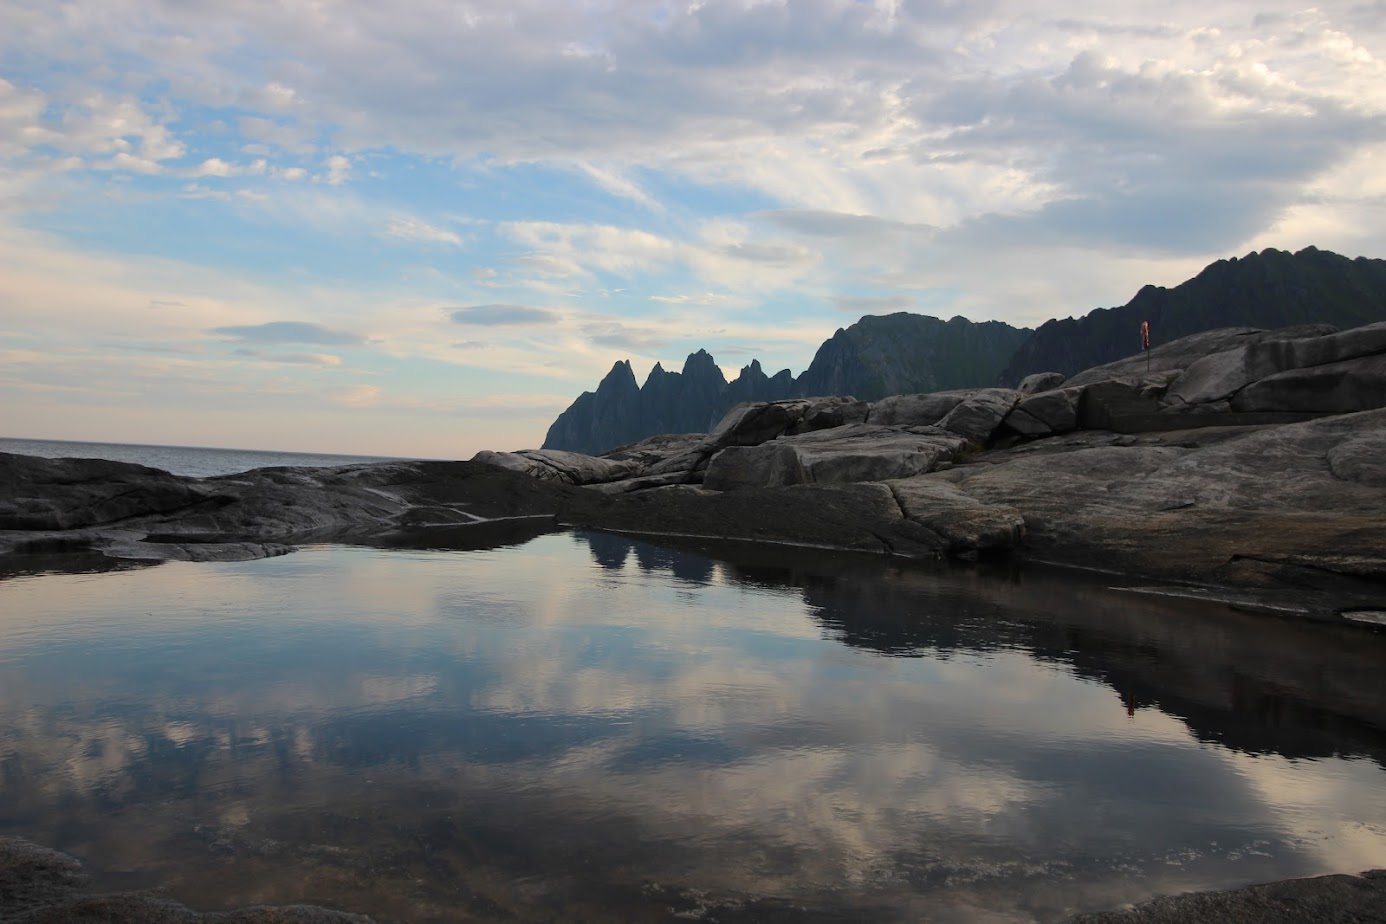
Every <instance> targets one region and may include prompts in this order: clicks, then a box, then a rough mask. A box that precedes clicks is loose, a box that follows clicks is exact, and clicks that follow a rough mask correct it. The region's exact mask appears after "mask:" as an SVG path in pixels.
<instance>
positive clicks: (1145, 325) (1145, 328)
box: [1141, 321, 1150, 375]
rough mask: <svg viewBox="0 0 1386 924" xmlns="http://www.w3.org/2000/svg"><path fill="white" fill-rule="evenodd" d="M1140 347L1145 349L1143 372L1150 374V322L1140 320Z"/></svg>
mask: <svg viewBox="0 0 1386 924" xmlns="http://www.w3.org/2000/svg"><path fill="white" fill-rule="evenodd" d="M1141 349H1143V350H1145V372H1146V374H1147V375H1149V374H1150V322H1149V321H1142V322H1141Z"/></svg>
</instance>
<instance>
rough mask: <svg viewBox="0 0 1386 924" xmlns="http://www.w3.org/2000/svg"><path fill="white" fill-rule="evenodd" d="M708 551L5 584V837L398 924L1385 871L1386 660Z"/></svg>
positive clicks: (989, 904)
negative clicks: (461, 915) (1381, 670)
mask: <svg viewBox="0 0 1386 924" xmlns="http://www.w3.org/2000/svg"><path fill="white" fill-rule="evenodd" d="M706 551H709V550H702V551H700V550H699V549H697V548H681V549H671V548H666V547H657V546H654V545H651V544H649V543H644V542H637V541H632V540H629V539H625V538H622V537H616V536H610V535H604V534H595V533H592V534H579V535H576V536H573V535H550V536H543V537H540V538H538V539H535V540H533V541H530V542H529V543H528V544H526V545H524V546H522V547H518V548H503V549H497V550H492V551H480V552H465V553H462V552H441V551H430V550H426V549H412V550H398V551H388V552H385V551H376V550H363V549H349V548H341V547H325V548H318V549H311V550H307V551H304V552H301V553H299V554H296V555H292V556H287V557H284V558H279V559H271V560H267V561H261V562H248V563H240V564H217V565H191V564H183V563H173V564H168V565H163V566H160V567H159V568H156V569H150V570H148V571H144V572H139V573H113V574H95V575H81V576H64V577H55V576H40V577H23V578H18V579H15V580H11V581H7V582H0V613H3V614H6V615H4V616H3V617H0V831H4V832H7V833H8V832H14V833H24V834H26V835H27V836H29V837H32V838H35V839H38V840H41V841H43V842H45V843H49V844H52V845H53V846H57V847H60V848H62V849H67V850H71V851H73V852H75V853H77V854H79V855H80V856H82V857H83V858H84V859H86V860H87V861H88V862H89V863H90V864H91V865H92V867H93V868H94V870H95V871H96V872H98V873H99V875H100V876H101V877H102V879H101V881H102V882H103V883H107V884H118V885H119V886H120V887H130V886H131V885H155V884H159V885H167V886H169V887H170V888H172V890H173V892H174V894H175V895H177V896H179V897H182V898H184V899H185V900H188V901H190V902H192V903H193V904H195V905H200V906H203V907H212V906H220V907H229V906H235V905H244V904H247V903H249V902H252V901H255V902H258V901H274V902H283V901H314V902H319V903H325V904H329V905H336V906H339V907H347V908H353V909H357V910H361V911H365V912H368V913H372V914H376V915H378V916H379V917H380V918H381V919H383V920H391V921H429V920H452V919H455V918H456V917H457V916H458V909H461V910H462V911H463V912H465V913H466V914H469V915H471V916H475V917H479V918H482V919H496V918H502V917H506V916H508V915H514V916H517V917H519V918H520V919H524V920H545V919H553V920H565V919H573V918H574V917H579V916H582V915H584V914H586V915H589V916H593V917H616V918H619V919H623V920H663V919H667V918H668V917H669V915H670V913H671V909H673V910H674V911H681V912H687V913H689V914H692V913H695V912H699V909H701V912H700V913H703V914H704V915H705V916H710V917H713V918H716V919H718V920H738V919H743V920H759V919H765V918H767V917H772V916H774V915H775V914H785V915H789V916H792V917H793V918H794V919H814V918H822V919H843V920H853V919H855V920H860V919H863V918H870V919H875V920H914V919H919V918H921V917H927V918H928V919H930V920H949V919H955V920H977V919H988V918H989V919H995V920H1033V919H1039V920H1056V919H1060V918H1062V917H1064V916H1066V915H1067V914H1069V913H1071V912H1073V911H1076V910H1080V909H1089V908H1102V907H1112V906H1114V905H1116V904H1119V903H1121V902H1124V901H1130V900H1135V899H1139V898H1141V897H1144V896H1146V895H1149V894H1151V893H1152V892H1155V891H1166V890H1170V889H1180V888H1189V887H1210V886H1226V885H1234V884H1238V883H1241V882H1249V881H1254V880H1264V879H1269V878H1279V877H1284V876H1291V875H1307V874H1312V873H1318V872H1327V871H1356V870H1359V869H1365V868H1368V867H1371V866H1381V865H1383V864H1386V799H1384V797H1383V792H1386V787H1383V786H1382V783H1383V782H1386V779H1383V777H1384V776H1386V774H1383V771H1382V769H1381V762H1382V758H1383V754H1386V748H1384V747H1383V740H1386V732H1384V731H1383V729H1382V726H1381V717H1382V716H1383V715H1386V709H1383V708H1382V707H1383V706H1384V705H1386V690H1384V689H1383V681H1382V680H1381V679H1380V678H1379V677H1378V676H1377V674H1378V671H1377V670H1375V669H1374V668H1375V666H1376V665H1379V664H1380V663H1381V657H1382V655H1383V653H1386V648H1383V645H1382V640H1381V639H1380V638H1379V637H1377V636H1372V635H1370V634H1366V633H1362V632H1353V633H1350V634H1349V633H1342V632H1336V631H1332V630H1329V629H1325V628H1324V627H1306V626H1301V625H1297V624H1293V623H1280V622H1275V621H1267V620H1265V619H1264V618H1258V617H1251V616H1246V615H1241V614H1236V613H1231V612H1229V611H1226V610H1224V609H1221V608H1215V607H1207V606H1191V605H1190V604H1188V603H1187V602H1173V601H1162V600H1157V599H1150V598H1141V597H1135V596H1131V595H1123V594H1113V593H1111V592H1109V591H1107V590H1105V589H1104V588H1102V587H1101V586H1099V585H1094V584H1084V583H1081V582H1076V581H1073V580H1060V579H1057V578H1054V577H1052V576H1045V575H1036V574H1013V573H1009V572H1002V573H986V572H980V571H976V570H971V569H968V570H956V569H949V568H942V567H939V568H921V567H918V566H893V565H890V564H887V563H881V562H879V561H876V560H869V559H857V558H853V557H844V556H810V555H806V554H804V553H801V552H793V553H770V552H765V551H764V550H759V551H757V550H746V549H741V550H737V551H736V552H735V553H734V554H733V553H729V552H728V551H727V550H725V549H721V550H712V551H715V552H716V555H715V556H710V555H708V554H705V552H706ZM1306 758H1316V759H1315V760H1309V759H1306ZM800 909H807V910H800ZM791 912H792V914H791Z"/></svg>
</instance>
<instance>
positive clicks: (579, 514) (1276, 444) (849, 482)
mask: <svg viewBox="0 0 1386 924" xmlns="http://www.w3.org/2000/svg"><path fill="white" fill-rule="evenodd" d="M563 526H573V527H584V528H596V529H603V530H608V531H613V532H625V533H631V534H644V535H655V536H660V535H663V536H683V537H699V538H706V539H718V540H727V539H729V540H742V541H750V542H755V543H762V544H785V545H792V546H811V547H820V548H829V549H836V550H843V551H851V552H858V553H868V554H878V555H891V556H895V557H899V558H915V559H937V558H942V557H960V558H979V557H993V556H1009V557H1013V558H1016V559H1018V560H1020V561H1028V562H1043V563H1048V564H1056V565H1063V566H1068V567H1078V568H1086V569H1095V570H1102V571H1106V572H1110V573H1112V574H1115V575H1121V576H1122V577H1123V579H1124V581H1125V582H1126V583H1132V582H1135V583H1142V582H1144V583H1147V584H1149V582H1154V586H1144V587H1133V588H1132V589H1133V590H1139V591H1142V592H1153V593H1171V594H1176V595H1178V594H1184V595H1191V596H1196V597H1202V598H1205V599H1206V598H1212V599H1222V600H1226V601H1228V602H1231V603H1234V604H1235V605H1238V606H1242V607H1246V608H1249V609H1257V610H1264V611H1265V612H1267V613H1274V614H1279V615H1289V616H1296V617H1302V618H1309V619H1317V620H1326V621H1335V622H1345V623H1354V624H1359V625H1361V626H1363V627H1365V628H1368V629H1371V628H1374V627H1377V626H1381V625H1386V324H1377V325H1372V326H1369V327H1364V328H1358V329H1356V330H1351V331H1345V332H1337V331H1334V330H1332V329H1331V328H1322V327H1314V328H1292V329H1287V330H1281V331H1257V330H1252V329H1231V330H1221V331H1210V332H1206V333H1203V334H1198V335H1195V336H1193V337H1188V338H1184V339H1183V340H1180V341H1176V342H1174V343H1171V344H1168V345H1166V346H1164V347H1162V348H1159V349H1156V350H1154V351H1152V352H1151V353H1150V355H1149V356H1148V357H1147V356H1145V355H1140V356H1135V357H1131V358H1130V359H1127V360H1124V361H1122V362H1119V363H1114V364H1112V365H1109V366H1104V367H1100V368H1097V369H1092V370H1088V371H1087V372H1084V373H1081V374H1079V375H1077V376H1072V377H1068V378H1065V377H1064V376H1061V375H1057V374H1041V375H1037V376H1031V377H1030V378H1029V379H1027V380H1026V381H1025V382H1024V383H1022V385H1021V387H1020V388H1018V389H1000V388H988V389H973V390H965V391H952V392H943V393H935V394H929V395H901V396H895V397H891V398H886V399H883V400H881V401H877V402H874V403H868V402H864V401H857V400H855V399H853V398H847V397H832V398H820V399H794V400H788V401H779V402H768V403H756V404H745V405H740V406H738V407H737V408H735V409H733V410H732V411H731V412H730V413H729V414H728V415H727V416H726V418H724V419H723V420H722V422H721V423H720V424H719V425H718V426H717V427H716V428H715V429H714V430H713V431H712V432H711V433H707V434H685V435H670V436H661V437H654V438H651V439H648V440H645V441H642V442H640V443H637V444H634V445H632V446H627V447H622V448H620V449H618V450H614V451H612V452H609V453H606V454H605V455H603V456H598V457H593V456H586V455H582V454H578V453H568V452H558V451H550V450H530V451H523V452H518V453H495V452H482V453H479V454H478V455H477V457H476V458H474V459H473V460H471V461H468V462H387V463H375V464H365V465H350V466H343V467H339V468H331V469H299V468H278V469H276V468H270V469H258V470H255V471H251V472H245V473H241V474H236V475H228V476H222V477H216V478H206V479H197V478H188V477H182V476H177V475H172V474H169V473H167V472H162V471H159V470H156V469H151V468H146V467H143V466H139V465H131V464H126V463H117V462H107V461H101V460H90V459H89V460H73V459H60V460H48V459H38V458H34V457H29V456H19V455H8V454H0V575H3V574H5V573H23V572H25V571H33V570H44V569H45V568H46V567H48V563H50V562H52V561H61V560H62V559H64V558H69V557H71V556H73V555H86V556H93V555H100V556H105V558H106V559H109V560H113V561H157V560H169V559H181V560H241V559H249V558H256V557H263V556H269V555H277V554H284V553H287V552H291V551H292V550H293V549H294V548H295V547H296V546H298V545H301V544H305V543H311V542H328V541H331V542H354V543H364V544H372V545H381V546H419V547H440V548H443V547H446V548H467V547H478V548H479V547H489V546H493V545H496V544H500V543H507V542H517V541H522V540H523V539H525V538H528V537H530V536H533V535H536V534H538V533H542V532H545V531H549V530H552V529H556V528H560V527H563ZM0 860H3V863H0V909H3V911H0V920H16V921H18V920H23V921H26V922H39V921H49V920H53V921H56V920H88V919H90V920H112V921H126V920H129V921H134V920H141V921H146V920H161V921H163V920H167V921H190V922H191V921H228V922H229V921H246V922H250V921H264V922H271V921H335V920H343V921H347V920H356V921H364V920H366V919H364V918H361V917H359V916H351V915H342V914H339V913H336V912H329V911H324V910H322V909H316V908H286V909H248V910H245V911H241V912H230V913H224V914H204V915H199V914H197V913H195V912H192V911H190V910H188V909H186V908H183V907H182V906H179V905H176V904H173V903H171V902H168V901H166V900H165V899H162V898H159V897H158V896H153V897H151V896H148V895H115V896H90V895H86V894H85V893H83V892H82V891H81V889H80V885H81V882H82V876H81V874H80V870H79V869H78V868H77V866H76V864H75V861H73V860H72V859H71V858H69V857H65V856H64V855H62V854H57V853H55V852H53V851H48V850H45V849H44V848H40V847H36V846H34V845H30V844H27V843H26V842H21V841H13V840H11V841H8V842H3V843H0ZM1384 884H1386V877H1383V874H1381V873H1379V872H1376V873H1367V874H1364V876H1363V877H1362V878H1359V877H1354V876H1328V877H1317V878H1314V879H1304V880H1292V881H1289V882H1285V883H1277V884H1272V885H1268V886H1254V887H1250V888H1247V889H1242V890H1237V891H1234V892H1226V893H1199V894H1194V895H1187V896H1179V897H1174V898H1161V899H1156V900H1155V901H1153V902H1150V903H1147V904H1145V905H1141V906H1138V907H1136V908H1134V909H1130V910H1127V911H1121V912H1113V913H1110V914H1104V915H1095V916H1086V917H1083V918H1081V919H1080V920H1083V921H1093V922H1096V921H1111V922H1122V921H1175V920H1188V919H1192V918H1206V917H1208V916H1209V915H1213V916H1216V917H1218V919H1221V920H1286V921H1288V920H1300V919H1303V918H1304V917H1305V915H1306V914H1309V916H1312V917H1315V918H1316V919H1322V920H1340V921H1379V920H1383V919H1384V918H1383V916H1382V912H1381V911H1380V908H1381V907H1383V906H1386V902H1382V901H1381V893H1382V889H1383V888H1386V885H1384ZM1310 912H1312V914H1310ZM82 915H86V917H83V916H82Z"/></svg>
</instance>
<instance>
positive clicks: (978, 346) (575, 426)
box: [543, 313, 1030, 454]
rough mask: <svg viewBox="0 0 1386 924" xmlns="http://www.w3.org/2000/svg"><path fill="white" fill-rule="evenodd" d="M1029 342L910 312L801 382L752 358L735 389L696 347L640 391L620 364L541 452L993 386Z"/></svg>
mask: <svg viewBox="0 0 1386 924" xmlns="http://www.w3.org/2000/svg"><path fill="white" fill-rule="evenodd" d="M1029 335H1030V331H1029V330H1023V329H1017V328H1014V327H1011V326H1010V325H1008V324H1003V323H1001V322H999V321H987V322H985V323H982V324H974V323H973V322H971V321H968V320H967V319H966V318H961V317H957V318H953V319H952V320H950V321H941V320H939V319H938V318H931V317H928V316H926V315H917V314H905V313H900V314H892V315H886V316H884V317H865V318H862V319H861V320H860V321H858V322H857V323H856V324H853V325H852V326H851V327H848V328H846V329H839V330H838V331H837V333H835V334H834V335H833V336H832V337H831V338H830V339H829V340H827V341H825V342H824V343H823V345H822V346H820V347H819V348H818V353H817V354H816V355H815V356H814V359H813V363H812V364H811V365H810V366H809V368H808V369H807V370H805V372H804V374H803V375H802V376H800V377H799V379H798V380H797V381H796V380H795V378H794V377H793V376H792V375H791V374H790V372H789V370H788V369H784V370H781V371H780V372H778V373H776V374H775V375H774V376H767V375H766V374H765V372H764V370H762V369H761V367H760V363H759V362H758V361H756V360H752V361H751V364H750V365H749V366H746V367H745V368H743V369H742V370H741V374H740V375H738V376H737V377H736V378H735V379H733V380H732V381H731V382H730V383H729V382H727V381H726V379H725V378H724V377H723V375H722V372H721V370H720V369H719V368H718V367H717V364H716V363H715V362H714V361H713V358H712V357H711V356H710V355H709V354H708V353H707V352H706V351H705V350H699V351H698V352H697V353H692V354H690V355H689V357H688V360H687V361H686V362H685V363H684V366H683V371H682V372H668V371H666V370H665V369H664V368H663V367H662V366H660V365H658V364H656V365H655V367H654V368H653V369H652V370H650V374H649V377H648V378H646V380H645V384H644V385H643V386H640V387H638V388H637V387H636V384H635V375H634V373H633V372H632V371H631V368H630V363H629V361H626V362H619V363H617V364H616V365H615V366H613V367H612V369H611V371H610V372H609V373H607V376H606V378H604V379H603V380H602V382H601V384H600V385H598V386H597V390H596V391H595V392H584V393H583V394H582V396H581V397H579V398H578V399H577V400H576V401H574V402H573V404H572V406H570V407H569V408H568V409H567V410H566V411H564V412H563V413H562V414H560V415H559V416H558V419H557V420H555V421H554V422H553V425H552V426H551V427H549V432H548V435H547V436H546V437H545V438H544V445H543V448H544V449H567V450H573V451H576V452H586V453H594V454H595V453H599V452H605V451H606V450H608V449H612V448H614V447H616V446H620V445H623V444H625V443H631V442H635V441H636V440H640V439H644V438H645V437H647V436H654V435H655V434H658V433H698V432H703V431H706V430H708V429H709V428H711V426H712V425H713V424H714V423H716V422H717V421H718V420H719V419H720V418H721V417H722V415H723V414H725V413H726V412H727V410H729V409H730V408H731V407H732V406H734V405H736V404H739V403H740V402H742V401H778V400H780V399H782V398H792V397H797V396H806V395H855V396H856V397H858V398H861V399H863V400H867V401H874V400H877V399H879V398H884V397H885V396H886V395H894V394H903V393H908V392H923V391H941V390H944V389H949V388H967V387H970V386H982V385H989V384H991V383H993V382H994V381H995V380H996V378H997V376H998V375H999V374H1000V372H1001V369H1002V368H1003V367H1004V366H1005V364H1006V361H1007V359H1008V358H1009V357H1010V356H1011V354H1012V353H1013V352H1014V351H1015V349H1016V347H1017V346H1019V345H1020V344H1021V343H1022V342H1023V341H1024V340H1025V339H1026V338H1027V337H1028V336H1029Z"/></svg>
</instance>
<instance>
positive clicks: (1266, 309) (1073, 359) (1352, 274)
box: [999, 247, 1386, 385]
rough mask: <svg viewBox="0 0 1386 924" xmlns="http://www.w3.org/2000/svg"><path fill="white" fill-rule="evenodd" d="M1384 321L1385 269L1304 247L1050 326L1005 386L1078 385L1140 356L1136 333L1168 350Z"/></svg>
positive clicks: (1014, 362)
mask: <svg viewBox="0 0 1386 924" xmlns="http://www.w3.org/2000/svg"><path fill="white" fill-rule="evenodd" d="M1381 320H1386V260H1369V259H1367V258H1365V257H1358V258H1357V259H1355V260H1352V259H1349V258H1347V257H1344V256H1340V255H1339V254H1336V253H1332V252H1330V251H1327V250H1319V249H1317V248H1315V247H1306V248H1305V249H1303V250H1301V251H1299V252H1298V253H1289V252H1287V251H1284V250H1273V249H1267V250H1263V251H1261V252H1260V253H1249V254H1247V255H1246V256H1245V257H1242V258H1241V259H1237V258H1236V257H1233V258H1231V259H1230V260H1219V261H1217V262H1216V263H1213V264H1212V265H1210V266H1208V267H1206V268H1205V269H1204V270H1203V271H1202V272H1201V273H1199V274H1198V275H1197V276H1195V277H1194V278H1192V279H1190V280H1188V281H1187V282H1183V283H1181V284H1179V285H1177V286H1175V287H1174V288H1172V289H1166V288H1163V287H1160V286H1145V287H1144V288H1143V289H1141V290H1140V291H1139V292H1137V293H1136V297H1135V298H1133V299H1131V301H1129V302H1127V303H1126V304H1125V305H1122V306H1121V307H1118V308H1098V309H1096V310H1095V311H1091V312H1089V313H1088V314H1086V315H1084V316H1083V317H1081V318H1065V319H1064V320H1062V321H1047V322H1045V323H1044V324H1042V325H1040V327H1039V329H1037V330H1036V331H1035V333H1034V335H1033V336H1032V337H1030V339H1029V340H1027V341H1026V342H1025V343H1024V345H1022V346H1021V347H1020V349H1018V350H1016V353H1015V355H1014V356H1013V357H1012V358H1011V361H1010V362H1009V363H1008V364H1007V365H1006V368H1005V371H1004V372H1002V374H1001V377H1000V379H999V381H1000V383H1001V384H1003V385H1015V384H1016V383H1018V382H1019V381H1020V380H1021V379H1023V378H1024V377H1025V376H1027V375H1030V374H1031V373H1035V372H1062V373H1064V374H1065V375H1073V374H1075V373H1077V372H1081V371H1082V370H1084V369H1089V368H1091V367H1093V366H1100V365H1103V364H1104V363H1109V362H1114V361H1115V360H1118V359H1121V358H1122V357H1125V356H1130V355H1131V354H1132V353H1136V352H1139V351H1140V348H1141V343H1140V326H1141V322H1142V321H1149V322H1150V332H1151V342H1152V345H1153V344H1156V343H1168V342H1169V341H1171V340H1177V339H1179V338H1180V337H1183V336H1186V335H1188V334H1196V333H1198V332H1199V331H1203V330H1212V329H1213V328H1218V327H1259V328H1265V329H1270V328H1276V327H1288V326H1290V325H1293V324H1333V325H1336V326H1338V327H1341V328H1344V329H1347V328H1352V327H1360V326H1361V325H1363V324H1371V323H1373V322H1375V321H1381Z"/></svg>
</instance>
